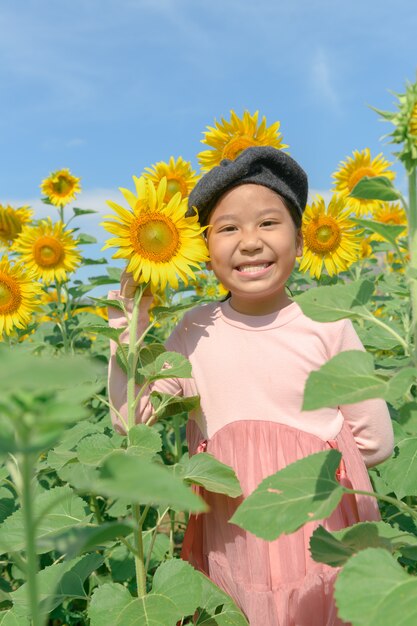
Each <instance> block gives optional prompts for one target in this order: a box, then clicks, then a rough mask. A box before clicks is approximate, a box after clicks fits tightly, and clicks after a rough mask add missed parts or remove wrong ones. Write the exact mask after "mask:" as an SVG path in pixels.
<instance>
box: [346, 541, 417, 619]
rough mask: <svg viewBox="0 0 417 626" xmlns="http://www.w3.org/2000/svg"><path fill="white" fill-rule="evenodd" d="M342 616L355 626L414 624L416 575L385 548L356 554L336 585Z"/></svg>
mask: <svg viewBox="0 0 417 626" xmlns="http://www.w3.org/2000/svg"><path fill="white" fill-rule="evenodd" d="M335 598H336V604H337V606H338V609H339V614H340V617H341V618H342V619H344V620H346V621H349V622H351V623H352V625H353V626H393V624H396V625H397V624H401V626H415V624H416V623H417V578H416V577H415V576H410V575H409V574H407V573H406V572H405V570H404V569H403V568H402V567H401V566H400V565H399V564H398V563H397V561H396V560H395V559H394V558H393V557H392V556H391V555H390V554H389V553H388V552H387V551H386V550H384V549H382V548H367V549H366V550H362V551H361V552H359V553H358V554H357V555H356V556H353V557H352V558H351V559H349V561H348V562H347V563H346V565H345V566H344V568H343V570H342V571H341V572H340V574H339V575H338V578H337V581H336V586H335Z"/></svg>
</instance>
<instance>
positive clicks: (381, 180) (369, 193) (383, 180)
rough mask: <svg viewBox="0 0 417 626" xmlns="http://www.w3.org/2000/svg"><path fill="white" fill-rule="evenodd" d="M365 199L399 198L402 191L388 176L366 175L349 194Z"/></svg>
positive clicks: (386, 199) (387, 199) (388, 199)
mask: <svg viewBox="0 0 417 626" xmlns="http://www.w3.org/2000/svg"><path fill="white" fill-rule="evenodd" d="M349 195H350V196H351V197H352V198H360V199H363V200H384V201H391V200H398V199H399V198H401V193H400V192H399V191H397V189H395V187H394V185H393V184H392V182H391V181H390V179H389V178H387V177H386V176H364V177H363V178H361V180H360V181H359V182H358V183H357V185H355V187H354V188H353V189H352V191H351V192H350V194H349Z"/></svg>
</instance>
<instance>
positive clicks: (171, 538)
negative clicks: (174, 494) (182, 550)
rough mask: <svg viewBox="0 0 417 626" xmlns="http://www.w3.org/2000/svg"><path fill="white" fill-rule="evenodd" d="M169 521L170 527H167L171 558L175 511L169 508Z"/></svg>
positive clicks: (172, 554) (172, 553) (171, 555)
mask: <svg viewBox="0 0 417 626" xmlns="http://www.w3.org/2000/svg"><path fill="white" fill-rule="evenodd" d="M169 521H170V528H169V556H170V557H171V559H172V558H173V556H174V543H175V542H174V530H175V511H172V510H170V512H169Z"/></svg>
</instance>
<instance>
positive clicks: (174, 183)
mask: <svg viewBox="0 0 417 626" xmlns="http://www.w3.org/2000/svg"><path fill="white" fill-rule="evenodd" d="M145 172H147V173H146V174H144V176H145V178H147V179H149V180H151V181H152V182H153V184H154V186H155V189H156V188H157V187H158V184H159V181H160V180H161V178H163V177H164V176H165V177H166V179H167V190H166V193H165V198H164V202H167V203H168V202H169V201H170V200H171V198H173V197H174V195H175V194H176V193H178V191H179V192H180V193H181V196H182V197H183V198H187V197H188V196H189V195H190V191H191V189H192V188H193V187H194V185H195V184H196V182H197V181H198V178H199V177H198V176H197V175H196V173H195V171H194V170H193V169H192V167H191V163H190V162H189V161H184V160H183V159H182V157H178V159H177V160H176V161H175V159H174V157H171V158H170V159H169V163H165V162H164V161H159V163H155V165H152V167H145Z"/></svg>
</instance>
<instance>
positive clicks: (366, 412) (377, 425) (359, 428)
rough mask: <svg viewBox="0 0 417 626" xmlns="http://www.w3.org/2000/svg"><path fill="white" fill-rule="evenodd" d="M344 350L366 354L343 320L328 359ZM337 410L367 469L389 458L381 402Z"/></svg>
mask: <svg viewBox="0 0 417 626" xmlns="http://www.w3.org/2000/svg"><path fill="white" fill-rule="evenodd" d="M344 350H363V351H365V352H366V349H365V347H364V345H363V344H362V342H361V340H360V338H359V336H358V334H357V332H356V330H355V328H354V326H353V324H352V322H351V320H349V319H345V320H343V326H342V329H341V332H340V334H339V336H338V338H337V341H336V342H335V346H334V350H333V353H332V355H331V356H335V355H336V354H338V353H339V352H343V351H344ZM339 409H340V411H341V412H342V414H343V417H344V418H345V420H346V421H347V422H348V424H349V426H350V428H351V430H352V433H353V436H354V438H355V441H356V443H357V446H358V448H359V451H360V452H361V455H362V458H363V459H364V461H365V465H366V466H367V467H372V466H374V465H377V464H378V463H382V461H385V459H387V458H388V457H389V456H391V454H392V451H393V449H394V433H393V429H392V421H391V416H390V413H389V410H388V405H387V403H386V402H385V400H383V399H381V398H372V399H371V400H362V401H361V402H356V403H354V404H343V405H340V406H339Z"/></svg>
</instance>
